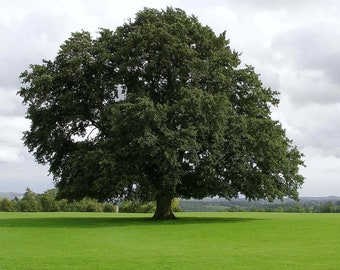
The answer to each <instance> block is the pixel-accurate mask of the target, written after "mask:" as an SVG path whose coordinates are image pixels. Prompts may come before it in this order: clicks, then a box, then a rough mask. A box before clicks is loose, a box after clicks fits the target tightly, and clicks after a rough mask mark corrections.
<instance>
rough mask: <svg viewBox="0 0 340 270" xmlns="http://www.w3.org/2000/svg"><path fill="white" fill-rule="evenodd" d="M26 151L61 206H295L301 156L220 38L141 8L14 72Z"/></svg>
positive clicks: (176, 14) (179, 16)
mask: <svg viewBox="0 0 340 270" xmlns="http://www.w3.org/2000/svg"><path fill="white" fill-rule="evenodd" d="M21 78H22V80H23V86H22V88H21V90H20V91H19V92H18V93H19V95H20V96H21V97H22V98H23V103H24V104H26V105H27V106H28V109H27V118H28V119H30V120H31V127H30V130H28V131H26V132H25V133H24V142H25V145H26V146H27V147H28V149H29V151H31V152H32V153H33V154H34V156H35V158H36V160H37V162H39V163H42V164H49V171H50V173H51V174H52V175H53V177H54V181H55V183H56V186H57V188H58V191H59V196H60V197H65V198H69V199H80V198H82V197H84V196H89V197H93V198H97V199H99V200H106V199H110V198H126V197H129V196H133V197H134V198H138V199H140V200H156V201H157V209H156V213H155V215H154V218H155V219H169V218H174V215H173V213H172V211H171V200H172V199H173V198H174V197H181V198H203V197H206V196H220V197H224V198H228V199H229V198H233V197H237V196H238V195H239V194H240V193H241V194H244V195H245V196H246V197H247V198H248V199H259V198H265V199H268V200H273V199H275V198H283V197H284V196H287V197H291V198H294V199H297V198H298V189H299V188H300V186H301V185H302V183H303V177H302V176H301V175H300V174H299V171H298V170H299V166H300V165H303V162H302V160H301V157H302V155H301V153H300V152H299V151H298V150H297V148H296V147H295V146H294V145H292V142H291V140H289V139H288V138H287V136H286V134H285V131H284V129H283V128H282V126H281V125H280V123H279V122H278V121H274V120H272V119H271V108H272V106H276V105H277V104H278V93H277V92H275V91H272V90H271V89H269V88H265V87H264V86H263V85H262V83H261V81H260V79H259V76H258V75H257V74H256V73H255V72H254V69H253V68H252V67H251V66H247V65H241V62H240V58H239V54H238V53H237V52H236V51H233V50H232V49H231V48H230V46H229V40H228V39H226V36H225V33H222V34H220V35H216V34H215V33H214V32H213V31H212V30H211V29H210V28H209V27H207V26H202V24H200V23H199V22H198V20H197V18H195V17H194V16H187V15H186V13H185V12H184V11H182V10H179V9H173V8H167V9H166V10H161V11H158V10H154V9H144V10H142V11H140V12H139V13H137V15H136V18H135V19H134V20H130V21H128V22H126V23H125V24H124V25H122V26H120V27H118V28H117V29H116V30H115V31H110V30H108V29H100V31H99V33H98V35H97V37H96V38H93V37H91V35H90V33H88V32H85V31H82V32H77V33H73V34H72V36H71V37H70V38H69V39H68V40H67V41H65V43H64V44H62V45H61V47H60V50H59V52H58V54H57V56H56V58H55V59H54V60H53V61H49V60H43V63H42V64H40V65H31V66H30V69H29V70H26V71H24V72H23V73H22V74H21Z"/></svg>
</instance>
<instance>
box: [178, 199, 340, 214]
mask: <svg viewBox="0 0 340 270" xmlns="http://www.w3.org/2000/svg"><path fill="white" fill-rule="evenodd" d="M180 207H181V209H182V210H183V211H185V212H187V211H188V212H287V213H340V200H332V201H327V200H317V199H315V200H304V201H300V202H295V201H291V200H289V201H288V202H286V201H278V202H274V203H269V202H267V201H263V200H260V201H247V200H245V199H244V200H241V199H238V200H230V201H228V200H218V199H216V200H184V201H181V202H180Z"/></svg>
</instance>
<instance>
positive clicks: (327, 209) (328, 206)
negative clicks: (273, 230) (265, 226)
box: [0, 188, 340, 213]
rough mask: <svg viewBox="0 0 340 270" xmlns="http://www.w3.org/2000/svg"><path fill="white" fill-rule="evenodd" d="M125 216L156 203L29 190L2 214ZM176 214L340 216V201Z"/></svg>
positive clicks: (244, 204) (181, 206) (212, 203)
mask: <svg viewBox="0 0 340 270" xmlns="http://www.w3.org/2000/svg"><path fill="white" fill-rule="evenodd" d="M118 209H119V212H123V213H154V212H155V210H156V202H141V201H139V200H124V201H120V202H104V203H101V202H99V201H97V200H96V199H93V198H84V199H81V200H78V201H68V200H66V199H60V200H58V199H57V190H56V189H50V190H47V191H45V192H44V193H43V194H36V193H34V192H33V191H32V190H31V189H29V188H27V189H26V192H25V193H24V195H23V197H22V198H18V197H15V198H14V199H12V200H11V199H8V198H3V199H0V211H2V212H118ZM172 209H173V211H174V212H180V211H185V212H221V211H223V212H288V213H340V200H330V201H327V200H325V199H323V200H318V199H315V200H302V201H300V202H295V201H293V200H288V201H275V202H273V203H269V202H267V201H264V200H259V201H247V200H245V199H236V200H230V201H229V200H222V199H211V200H179V199H178V198H175V199H174V200H173V201H172Z"/></svg>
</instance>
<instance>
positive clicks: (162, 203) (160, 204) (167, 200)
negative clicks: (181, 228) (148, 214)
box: [152, 196, 176, 220]
mask: <svg viewBox="0 0 340 270" xmlns="http://www.w3.org/2000/svg"><path fill="white" fill-rule="evenodd" d="M172 199H173V198H172V197H167V196H165V197H164V196H158V197H157V205H156V212H155V214H154V216H153V218H152V219H154V220H169V219H175V218H176V217H175V215H174V213H173V212H172V209H171V201H172Z"/></svg>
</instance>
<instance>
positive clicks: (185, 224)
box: [0, 213, 340, 270]
mask: <svg viewBox="0 0 340 270" xmlns="http://www.w3.org/2000/svg"><path fill="white" fill-rule="evenodd" d="M150 217H151V215H149V214H121V213H120V214H109V213H0V269H1V270H12V269H13V270H14V269H15V270H20V269H25V270H29V269H32V270H33V269H34V270H37V269H63V270H66V269H91V270H93V269H97V270H98V269H99V270H101V269H242V270H244V269H261V270H262V269H280V270H282V269H303V270H305V269H309V270H311V269H322V270H325V269H332V270H335V269H340V214H290V213H177V217H178V219H177V220H174V221H158V222H154V221H151V220H150Z"/></svg>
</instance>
